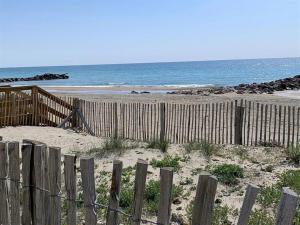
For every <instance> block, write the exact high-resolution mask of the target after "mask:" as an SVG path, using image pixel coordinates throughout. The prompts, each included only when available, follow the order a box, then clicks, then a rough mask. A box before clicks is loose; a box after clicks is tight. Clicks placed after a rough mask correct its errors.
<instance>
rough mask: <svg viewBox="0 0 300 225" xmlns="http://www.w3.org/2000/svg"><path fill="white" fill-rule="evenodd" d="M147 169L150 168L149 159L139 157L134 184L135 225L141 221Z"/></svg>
mask: <svg viewBox="0 0 300 225" xmlns="http://www.w3.org/2000/svg"><path fill="white" fill-rule="evenodd" d="M147 169H148V163H147V161H144V160H142V159H139V160H138V162H137V165H136V173H135V184H134V202H133V218H132V219H133V224H134V225H139V224H140V223H141V216H142V210H143V202H144V201H143V200H144V192H145V185H146V176H147Z"/></svg>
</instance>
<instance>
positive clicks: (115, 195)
mask: <svg viewBox="0 0 300 225" xmlns="http://www.w3.org/2000/svg"><path fill="white" fill-rule="evenodd" d="M122 167H123V163H122V161H120V160H114V162H113V173H112V180H111V188H110V198H109V209H118V208H119V194H120V189H121V178H122ZM106 224H107V225H117V224H118V213H117V212H115V211H110V210H108V211H107V217H106Z"/></svg>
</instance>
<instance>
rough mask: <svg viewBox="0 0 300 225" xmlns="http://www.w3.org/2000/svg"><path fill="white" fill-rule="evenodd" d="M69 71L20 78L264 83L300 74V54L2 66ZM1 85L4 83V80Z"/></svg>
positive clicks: (0, 74)
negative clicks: (49, 76)
mask: <svg viewBox="0 0 300 225" xmlns="http://www.w3.org/2000/svg"><path fill="white" fill-rule="evenodd" d="M43 73H68V75H69V76H70V78H69V79H68V80H51V81H31V82H16V83H10V85H40V86H44V87H52V86H76V87H84V86H92V87H96V86H100V87H101V86H103V87H104V86H105V87H106V86H164V87H168V86H172V87H174V86H175V87H197V86H199V87H203V86H212V85H213V86H229V85H237V84H240V83H254V82H256V83H260V82H266V81H272V80H276V79H281V78H286V77H291V76H295V75H298V74H300V57H296V58H274V59H245V60H216V61H191V62H158V63H132V64H102V65H74V66H41V67H16V68H0V78H10V77H30V76H34V75H38V74H43ZM0 85H1V84H0ZM2 85H3V83H2Z"/></svg>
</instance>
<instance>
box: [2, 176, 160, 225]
mask: <svg viewBox="0 0 300 225" xmlns="http://www.w3.org/2000/svg"><path fill="white" fill-rule="evenodd" d="M0 180H1V181H11V182H14V183H17V184H20V185H21V188H22V189H24V188H33V189H36V190H39V191H43V192H47V193H49V195H48V196H49V197H51V198H61V199H64V200H66V201H69V202H75V203H80V204H83V203H84V201H83V200H78V199H69V198H67V197H65V196H63V195H62V192H61V191H60V192H59V194H51V192H50V191H49V190H47V189H43V188H40V187H37V186H34V185H23V183H22V182H21V181H20V180H16V179H11V178H9V177H0ZM84 207H96V208H102V209H106V210H107V211H108V212H116V213H120V214H122V215H123V216H126V217H127V218H128V219H130V220H131V221H132V222H139V221H140V222H141V223H143V224H146V223H150V224H154V225H163V224H161V223H157V222H154V221H151V220H147V219H142V218H141V219H137V220H136V219H133V215H131V214H128V213H126V212H124V210H122V209H121V208H120V207H119V208H118V209H114V208H110V207H109V205H105V204H102V203H97V202H94V203H93V204H91V205H84Z"/></svg>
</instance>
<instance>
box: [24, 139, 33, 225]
mask: <svg viewBox="0 0 300 225" xmlns="http://www.w3.org/2000/svg"><path fill="white" fill-rule="evenodd" d="M32 160H33V151H32V145H31V144H27V143H26V144H22V178H23V202H22V203H23V210H22V225H31V221H32V213H33V212H32V211H31V209H32V207H31V206H32V204H33V202H31V194H30V193H31V189H32V188H31V187H30V186H31V169H30V168H31V165H32ZM24 187H26V188H24Z"/></svg>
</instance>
